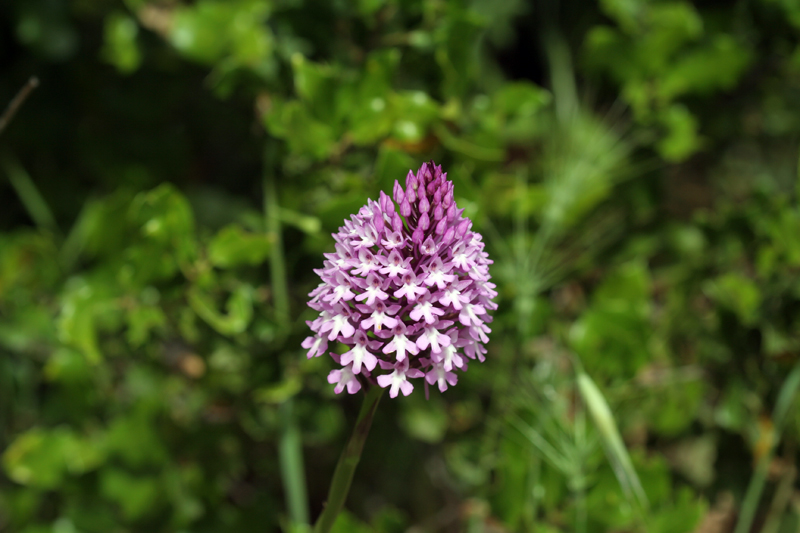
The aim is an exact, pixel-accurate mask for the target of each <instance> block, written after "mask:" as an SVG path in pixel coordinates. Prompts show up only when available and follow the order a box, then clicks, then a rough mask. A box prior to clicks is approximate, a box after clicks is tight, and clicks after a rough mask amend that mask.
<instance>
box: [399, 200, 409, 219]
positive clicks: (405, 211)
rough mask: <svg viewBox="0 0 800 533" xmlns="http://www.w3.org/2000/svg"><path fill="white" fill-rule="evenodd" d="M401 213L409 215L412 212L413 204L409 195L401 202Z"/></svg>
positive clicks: (405, 215)
mask: <svg viewBox="0 0 800 533" xmlns="http://www.w3.org/2000/svg"><path fill="white" fill-rule="evenodd" d="M400 214H401V215H403V216H404V217H407V216H409V215H410V214H411V204H409V203H408V196H406V197H405V198H404V199H403V203H402V204H400Z"/></svg>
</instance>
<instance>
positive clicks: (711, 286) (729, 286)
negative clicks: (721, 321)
mask: <svg viewBox="0 0 800 533" xmlns="http://www.w3.org/2000/svg"><path fill="white" fill-rule="evenodd" d="M704 288H705V290H706V292H707V293H708V294H709V296H711V297H712V298H713V299H714V300H716V301H717V302H718V303H719V304H720V305H722V306H723V307H725V308H726V309H729V310H730V311H733V312H734V313H735V314H736V316H738V317H739V320H741V321H742V323H743V324H745V325H748V326H752V325H753V324H755V323H756V321H757V320H758V318H759V316H758V310H759V307H760V305H761V290H760V289H759V287H758V285H756V283H755V282H754V281H753V280H752V279H750V278H748V277H745V276H743V275H742V274H739V273H737V272H728V273H727V274H723V275H722V276H720V277H718V278H716V279H714V280H711V281H709V282H707V283H706V285H705V287H704Z"/></svg>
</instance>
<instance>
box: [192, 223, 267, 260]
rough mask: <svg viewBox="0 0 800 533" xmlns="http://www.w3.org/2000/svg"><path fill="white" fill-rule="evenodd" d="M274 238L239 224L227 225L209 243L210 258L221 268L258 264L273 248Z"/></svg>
mask: <svg viewBox="0 0 800 533" xmlns="http://www.w3.org/2000/svg"><path fill="white" fill-rule="evenodd" d="M272 245H273V239H272V238H271V237H270V236H269V235H266V234H263V233H249V232H246V231H245V230H244V229H243V228H242V227H241V226H239V225H238V224H229V225H228V226H225V227H224V228H222V229H221V230H219V232H217V234H216V235H215V236H214V238H213V239H212V240H211V242H210V243H209V245H208V259H209V261H211V264H212V265H214V266H216V267H220V268H232V267H237V266H241V265H257V264H259V263H261V262H263V261H264V259H265V258H266V257H267V256H268V255H269V252H270V250H271V249H272Z"/></svg>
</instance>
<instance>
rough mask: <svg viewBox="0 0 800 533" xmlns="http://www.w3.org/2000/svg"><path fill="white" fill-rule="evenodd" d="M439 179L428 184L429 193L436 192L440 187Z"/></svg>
mask: <svg viewBox="0 0 800 533" xmlns="http://www.w3.org/2000/svg"><path fill="white" fill-rule="evenodd" d="M439 185H440V183H439V180H438V179H437V180H434V181H432V182H430V183H429V184H428V194H433V193H435V192H436V189H438V188H439Z"/></svg>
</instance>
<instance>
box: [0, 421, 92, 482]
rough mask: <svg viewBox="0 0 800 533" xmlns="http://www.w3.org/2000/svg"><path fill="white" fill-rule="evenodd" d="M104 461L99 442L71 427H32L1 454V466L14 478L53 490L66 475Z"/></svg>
mask: <svg viewBox="0 0 800 533" xmlns="http://www.w3.org/2000/svg"><path fill="white" fill-rule="evenodd" d="M104 460H105V450H104V448H103V446H102V445H101V441H100V440H98V439H97V438H93V437H82V436H79V435H77V434H76V433H75V432H74V431H73V430H72V429H70V428H67V427H58V428H55V429H44V428H33V429H31V430H28V431H26V432H25V433H22V434H21V435H19V436H18V437H17V438H16V439H14V441H13V442H12V443H11V444H10V445H9V447H8V448H7V449H6V451H5V452H4V453H3V468H4V470H5V472H6V474H7V475H8V477H9V478H11V479H12V480H13V481H15V482H17V483H20V484H22V485H28V486H31V487H37V488H43V489H52V488H56V487H58V486H59V485H61V484H62V482H63V481H64V478H65V477H66V476H67V475H70V474H71V475H79V474H83V473H85V472H88V471H90V470H94V469H95V468H97V467H98V466H100V465H101V464H102V463H103V461H104Z"/></svg>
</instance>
